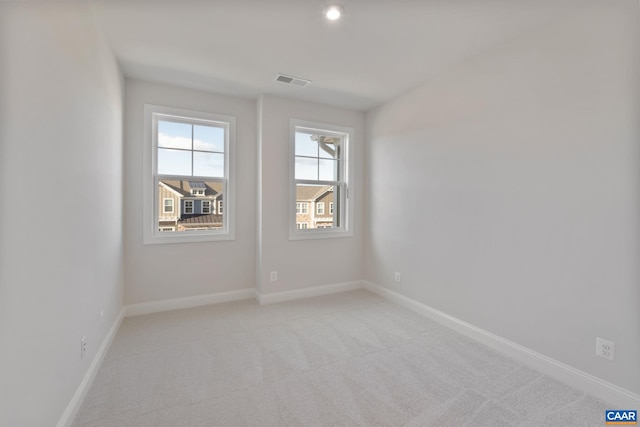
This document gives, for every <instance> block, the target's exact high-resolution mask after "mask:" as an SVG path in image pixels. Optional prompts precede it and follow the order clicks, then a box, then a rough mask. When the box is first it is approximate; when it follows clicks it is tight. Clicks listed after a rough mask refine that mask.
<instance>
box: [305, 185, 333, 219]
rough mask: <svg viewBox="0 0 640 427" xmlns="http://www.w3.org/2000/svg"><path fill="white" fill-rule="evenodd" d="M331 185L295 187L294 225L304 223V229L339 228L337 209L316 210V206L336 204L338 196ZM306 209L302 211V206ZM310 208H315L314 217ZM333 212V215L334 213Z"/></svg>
mask: <svg viewBox="0 0 640 427" xmlns="http://www.w3.org/2000/svg"><path fill="white" fill-rule="evenodd" d="M334 190H335V187H334V186H332V185H307V184H297V185H296V224H302V223H306V224H308V226H307V227H305V228H333V227H338V226H339V221H338V215H337V212H338V209H334V210H333V211H330V210H329V209H324V208H323V209H318V206H327V205H329V206H333V204H334V203H338V196H337V194H335V200H334V193H337V191H334ZM305 205H306V206H307V207H308V208H307V209H304V206H305ZM312 206H315V207H316V208H315V215H313V216H312V215H311V214H312V213H313V208H312ZM336 207H337V205H336ZM334 212H335V213H334Z"/></svg>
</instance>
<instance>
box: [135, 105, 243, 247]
mask: <svg viewBox="0 0 640 427" xmlns="http://www.w3.org/2000/svg"><path fill="white" fill-rule="evenodd" d="M163 117H167V118H169V119H172V120H174V119H177V120H179V121H185V122H187V123H196V124H197V123H198V122H200V123H203V124H207V123H211V122H213V124H214V125H216V126H220V127H223V128H224V129H225V141H224V156H225V157H224V177H223V178H212V177H202V176H175V177H174V176H172V177H171V179H181V180H190V181H194V180H197V181H219V182H222V183H223V188H224V190H223V194H224V197H225V201H226V207H225V210H226V212H227V214H225V215H224V217H223V228H222V229H221V230H185V231H175V232H172V233H167V232H161V231H159V226H158V224H159V212H158V208H157V206H158V201H157V200H158V197H159V195H158V189H157V188H158V182H159V178H158V174H157V161H158V142H157V120H156V118H159V119H162V118H163ZM143 138H144V142H143V150H144V151H143V162H144V164H143V173H144V176H143V203H144V204H143V215H144V218H143V226H144V229H143V236H142V237H143V243H144V244H145V245H146V244H162V243H197V242H211V241H221V240H235V238H236V226H235V206H236V194H235V193H236V179H235V178H236V166H235V164H236V160H235V159H236V144H235V138H236V118H235V117H233V116H229V115H222V114H214V113H209V112H201V111H192V110H185V109H180V108H172V107H163V106H159V105H150V104H145V106H144V134H143ZM163 177H164V178H167V176H165V175H163ZM154 207H155V208H154ZM194 208H195V206H194Z"/></svg>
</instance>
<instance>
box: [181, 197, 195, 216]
mask: <svg viewBox="0 0 640 427" xmlns="http://www.w3.org/2000/svg"><path fill="white" fill-rule="evenodd" d="M187 203H188V204H189V207H187ZM194 205H195V204H194V203H193V200H185V201H184V209H183V211H184V213H185V215H192V214H193V210H194V208H193V206H194Z"/></svg>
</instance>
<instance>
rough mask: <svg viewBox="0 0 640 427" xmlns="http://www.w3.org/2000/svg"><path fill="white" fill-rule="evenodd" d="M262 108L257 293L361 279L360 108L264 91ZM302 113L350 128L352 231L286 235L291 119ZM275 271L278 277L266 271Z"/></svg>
mask: <svg viewBox="0 0 640 427" xmlns="http://www.w3.org/2000/svg"><path fill="white" fill-rule="evenodd" d="M258 111H259V114H260V117H259V122H260V123H261V127H260V129H259V137H258V141H259V144H260V148H259V152H260V175H259V177H258V179H259V183H258V187H259V191H260V201H259V203H260V206H259V207H258V209H259V212H260V214H259V218H258V221H259V226H258V229H259V230H260V233H261V234H260V238H259V247H258V262H259V267H258V272H257V282H258V283H257V285H256V286H257V288H258V290H259V291H260V292H261V293H265V294H267V293H272V292H282V291H290V290H296V289H302V288H308V287H311V286H320V285H328V284H336V283H345V282H350V281H354V280H360V279H362V244H363V231H362V230H363V228H362V222H361V221H358V220H357V219H358V218H362V217H363V212H362V207H363V188H364V186H363V184H364V179H363V178H364V173H363V171H364V114H363V113H361V112H358V111H352V110H344V109H340V108H335V107H330V106H325V105H319V104H312V103H308V102H303V101H295V100H291V99H285V98H280V97H276V96H272V95H263V96H262V97H261V98H260V99H259V100H258ZM292 118H294V119H301V120H307V121H312V122H319V123H326V124H332V125H337V126H345V127H351V128H354V131H355V141H353V143H354V144H355V147H354V156H355V176H356V179H355V181H356V182H355V187H354V190H355V191H354V192H353V193H352V194H353V196H354V207H355V218H356V221H355V224H356V226H355V228H354V236H353V237H343V238H332V239H314V240H289V228H288V221H289V211H288V209H289V123H290V119H292ZM271 271H278V280H277V281H276V282H270V281H269V273H270V272H271Z"/></svg>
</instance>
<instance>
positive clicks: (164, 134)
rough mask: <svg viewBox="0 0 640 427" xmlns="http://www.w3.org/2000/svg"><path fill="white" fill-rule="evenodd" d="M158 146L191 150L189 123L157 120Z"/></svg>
mask: <svg viewBox="0 0 640 427" xmlns="http://www.w3.org/2000/svg"><path fill="white" fill-rule="evenodd" d="M158 147H166V148H183V149H185V150H191V125H190V124H187V123H176V122H167V121H164V120H158Z"/></svg>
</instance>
